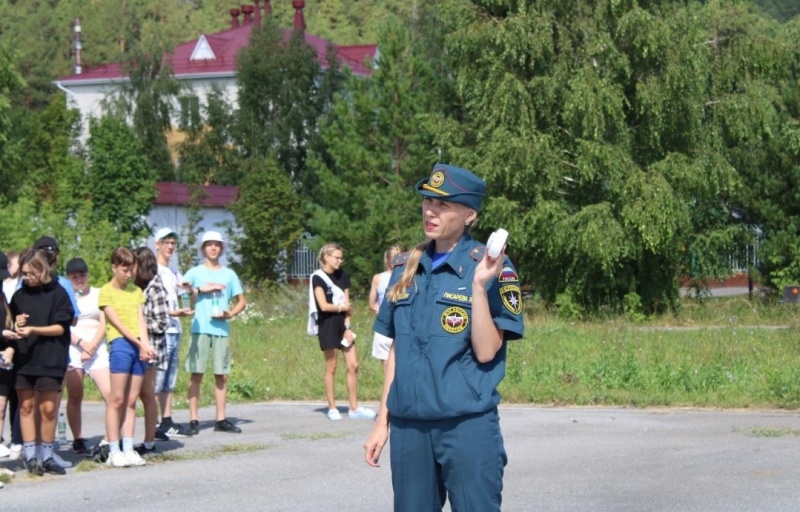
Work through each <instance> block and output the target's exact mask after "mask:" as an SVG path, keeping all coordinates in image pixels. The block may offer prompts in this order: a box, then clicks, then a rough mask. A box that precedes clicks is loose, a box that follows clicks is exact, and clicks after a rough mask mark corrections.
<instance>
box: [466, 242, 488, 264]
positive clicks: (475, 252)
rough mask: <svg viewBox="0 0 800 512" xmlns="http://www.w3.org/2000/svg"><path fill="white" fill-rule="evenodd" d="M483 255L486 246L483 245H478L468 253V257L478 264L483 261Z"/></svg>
mask: <svg viewBox="0 0 800 512" xmlns="http://www.w3.org/2000/svg"><path fill="white" fill-rule="evenodd" d="M484 254H486V246H485V245H479V246H478V247H476V248H474V249H472V252H470V253H469V255H470V256H472V259H473V260H475V261H477V262H480V261H481V260H483V255H484Z"/></svg>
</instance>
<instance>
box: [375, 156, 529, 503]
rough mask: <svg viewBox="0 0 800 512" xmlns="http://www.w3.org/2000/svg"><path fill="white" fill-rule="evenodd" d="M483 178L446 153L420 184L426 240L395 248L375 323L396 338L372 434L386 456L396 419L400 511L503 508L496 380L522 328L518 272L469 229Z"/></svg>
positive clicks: (395, 469) (378, 451) (395, 476)
mask: <svg viewBox="0 0 800 512" xmlns="http://www.w3.org/2000/svg"><path fill="white" fill-rule="evenodd" d="M485 188H486V184H485V183H484V181H483V180H482V179H481V178H479V177H478V176H476V175H475V174H473V173H471V172H470V171H468V170H466V169H462V168H460V167H455V166H451V165H443V164H437V165H435V166H434V168H433V171H432V172H431V174H430V176H429V177H428V178H426V179H423V180H421V181H420V182H419V183H417V185H416V190H417V192H418V193H419V194H420V195H422V196H423V200H422V212H421V213H422V225H423V229H424V232H425V237H426V238H427V240H428V241H427V242H425V243H423V244H421V245H419V246H417V247H416V248H415V249H414V250H413V251H411V252H410V253H405V254H403V255H401V256H398V257H397V258H395V262H394V271H393V274H392V278H391V280H390V282H389V288H388V290H387V293H386V297H385V299H384V302H383V305H382V306H381V309H380V312H379V313H378V318H377V320H376V322H375V327H374V330H375V331H376V332H378V333H380V334H383V335H384V336H387V337H389V338H392V339H394V343H393V344H392V348H391V349H390V350H389V358H388V360H387V364H386V372H385V379H384V386H383V396H382V399H381V406H380V411H379V413H378V418H377V420H376V423H375V427H374V429H373V432H372V434H371V435H370V437H369V438H368V439H367V442H366V443H365V445H364V449H365V459H366V462H367V464H369V465H371V466H377V465H378V459H379V457H380V454H381V451H382V449H383V447H384V445H385V444H386V442H387V439H388V438H389V435H390V431H391V444H390V449H391V467H392V487H393V489H394V509H395V510H396V511H415V512H416V511H421V510H425V511H429V510H441V509H442V507H443V506H444V504H445V501H446V500H448V499H449V501H450V506H451V509H452V510H453V511H454V512H461V511H467V510H480V511H482V512H483V511H486V512H489V511H499V510H500V507H501V502H502V489H503V472H504V468H505V464H506V460H507V459H506V452H505V448H504V446H503V436H502V434H501V432H500V418H499V416H498V412H497V405H498V403H499V402H500V395H499V394H498V392H497V386H498V384H499V383H500V381H501V380H503V377H504V376H505V368H506V345H507V342H508V341H509V340H515V339H519V338H521V337H522V334H523V319H522V301H521V293H520V286H519V278H518V277H517V273H516V270H515V269H514V266H513V264H512V263H511V261H510V260H509V259H508V258H506V257H505V255H504V254H501V255H500V256H499V257H497V258H492V257H490V256H489V255H488V254H486V250H485V249H486V248H485V247H484V246H483V245H482V244H480V243H478V242H476V241H475V240H473V239H472V238H471V237H470V235H469V231H470V228H471V227H472V226H473V224H474V223H475V221H476V219H477V216H478V211H479V210H480V207H481V202H482V200H483V195H484V191H485Z"/></svg>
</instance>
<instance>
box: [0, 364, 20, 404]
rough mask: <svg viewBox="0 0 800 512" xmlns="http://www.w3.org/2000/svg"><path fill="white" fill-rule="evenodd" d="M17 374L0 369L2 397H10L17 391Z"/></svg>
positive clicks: (0, 393)
mask: <svg viewBox="0 0 800 512" xmlns="http://www.w3.org/2000/svg"><path fill="white" fill-rule="evenodd" d="M16 382H17V372H16V371H14V370H2V369H0V396H4V397H6V398H7V397H9V396H10V395H11V394H12V393H14V389H16Z"/></svg>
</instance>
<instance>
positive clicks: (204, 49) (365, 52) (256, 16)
mask: <svg viewBox="0 0 800 512" xmlns="http://www.w3.org/2000/svg"><path fill="white" fill-rule="evenodd" d="M292 6H293V7H294V9H295V15H294V27H293V28H292V29H285V30H284V37H285V38H286V39H288V38H289V37H291V35H292V32H293V31H302V32H303V37H304V38H305V41H306V43H308V44H309V45H310V46H311V47H312V48H314V49H315V50H316V52H317V59H318V61H319V63H320V66H321V67H322V68H323V69H325V68H326V67H327V65H328V63H327V60H326V55H327V52H328V47H329V45H330V47H331V48H332V49H333V51H334V53H335V54H336V57H337V59H338V60H339V63H340V65H341V66H343V67H347V68H349V69H350V70H351V71H352V73H353V74H355V75H358V76H368V75H369V74H370V70H371V67H370V65H371V64H370V63H371V62H373V61H374V60H375V58H376V56H377V46H376V45H354V46H346V45H337V44H333V43H332V42H330V41H327V40H325V39H322V38H320V37H317V36H314V35H312V34H309V33H307V32H306V31H305V18H304V16H303V9H304V8H305V1H304V0H292ZM262 11H263V12H262ZM229 13H230V16H231V26H230V28H228V29H227V30H223V31H221V32H217V33H216V34H201V35H200V36H199V37H198V38H197V39H193V40H191V41H187V42H185V43H182V44H179V45H178V46H176V47H175V48H174V49H173V50H172V51H171V52H170V53H169V54H168V55H166V59H167V60H168V61H170V63H171V66H172V70H173V73H174V75H175V78H176V79H178V80H179V81H180V82H182V83H183V84H185V85H188V86H189V87H191V89H192V91H194V94H195V96H196V97H197V98H198V100H199V102H200V104H205V101H206V95H207V93H208V92H209V91H210V90H211V87H212V86H213V85H215V84H216V85H218V86H220V87H222V89H223V90H224V91H225V92H226V99H227V100H228V102H229V103H230V104H231V105H235V104H236V102H237V99H238V94H237V86H236V57H237V55H238V54H239V51H240V50H241V49H242V48H245V47H246V46H247V45H248V42H249V40H250V33H251V32H252V31H253V30H254V29H257V28H258V27H260V26H261V18H262V14H263V15H264V16H270V13H271V6H270V0H265V2H264V6H263V9H262V6H261V0H254V5H242V7H241V9H238V8H237V9H230V11H229ZM240 16H241V19H240ZM78 54H79V53H78ZM75 68H76V69H75V71H76V72H75V73H74V74H72V75H69V76H66V77H63V78H61V79H59V80H57V81H56V82H55V83H56V85H57V86H58V87H59V88H60V89H61V90H62V91H64V92H65V93H66V94H67V97H68V105H69V106H70V107H73V108H77V109H78V110H79V111H80V113H81V119H82V122H83V132H82V133H83V138H84V139H85V138H86V137H88V126H89V125H88V119H89V118H90V117H93V116H99V115H101V114H102V109H101V102H102V100H103V99H104V98H105V97H106V96H108V95H109V94H113V93H115V92H116V91H117V88H118V86H119V84H120V83H124V82H126V81H128V77H127V75H126V74H125V72H124V71H123V67H122V64H121V63H119V62H115V63H110V64H104V65H101V66H97V67H94V68H91V69H82V68H81V66H80V65H79V64H78V63H76V66H75ZM176 107H180V105H176ZM176 124H177V123H176Z"/></svg>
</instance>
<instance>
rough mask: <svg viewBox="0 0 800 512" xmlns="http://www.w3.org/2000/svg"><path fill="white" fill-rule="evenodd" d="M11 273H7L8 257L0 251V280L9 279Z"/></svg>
mask: <svg viewBox="0 0 800 512" xmlns="http://www.w3.org/2000/svg"><path fill="white" fill-rule="evenodd" d="M10 277H11V272H9V271H8V256H6V253H4V252H2V251H0V279H9V278H10Z"/></svg>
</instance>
